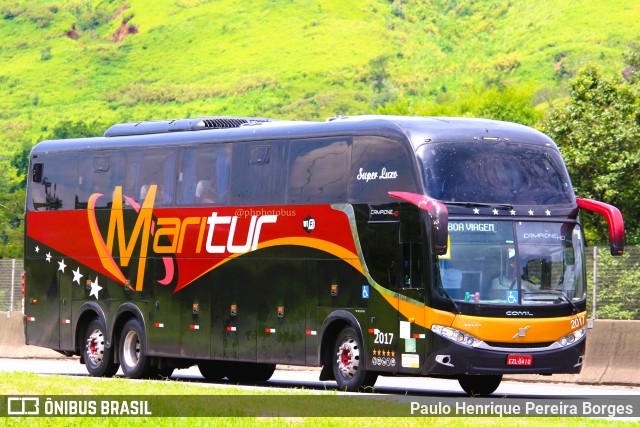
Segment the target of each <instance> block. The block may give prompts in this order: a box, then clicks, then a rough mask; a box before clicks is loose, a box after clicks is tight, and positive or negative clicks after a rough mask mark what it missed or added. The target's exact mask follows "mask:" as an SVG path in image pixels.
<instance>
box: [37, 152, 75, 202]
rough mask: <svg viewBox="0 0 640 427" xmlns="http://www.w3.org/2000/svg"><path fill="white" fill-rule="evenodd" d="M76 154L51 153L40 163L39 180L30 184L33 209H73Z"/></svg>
mask: <svg viewBox="0 0 640 427" xmlns="http://www.w3.org/2000/svg"><path fill="white" fill-rule="evenodd" d="M76 161H77V160H76V156H64V157H63V156H62V155H58V154H52V155H49V156H47V157H45V158H43V163H40V165H41V166H39V168H40V175H41V176H40V182H39V183H36V182H34V183H33V185H32V186H31V203H32V206H33V209H34V210H47V211H50V210H62V209H74V191H75V170H76V166H75V163H76Z"/></svg>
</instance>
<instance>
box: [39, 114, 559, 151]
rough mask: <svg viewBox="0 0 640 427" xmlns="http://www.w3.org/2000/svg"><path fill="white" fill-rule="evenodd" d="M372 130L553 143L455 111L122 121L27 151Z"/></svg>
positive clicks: (420, 139)
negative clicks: (96, 134) (419, 114)
mask: <svg viewBox="0 0 640 427" xmlns="http://www.w3.org/2000/svg"><path fill="white" fill-rule="evenodd" d="M358 135H374V136H384V137H389V138H393V139H399V140H401V139H405V140H409V141H410V142H411V144H412V146H413V149H414V150H415V149H417V147H419V146H420V145H422V144H425V143H434V142H472V141H482V140H489V141H492V140H493V141H498V140H504V141H517V142H523V143H531V144H536V145H547V146H550V147H556V145H555V143H554V142H553V141H552V140H551V139H550V138H549V137H547V136H546V135H544V134H543V133H541V132H539V131H537V130H535V129H533V128H530V127H527V126H524V125H520V124H516V123H510V122H503V121H496V120H489V119H476V118H460V117H417V116H414V117H411V116H384V115H363V116H352V117H345V116H336V117H332V118H330V119H328V120H327V121H323V122H319V121H285V120H273V119H265V118H252V117H201V118H193V119H180V120H158V121H144V122H133V123H123V124H116V125H113V126H111V127H110V128H109V129H108V130H107V131H106V132H105V135H104V136H102V137H93V138H77V139H66V140H47V141H42V142H40V143H39V144H37V145H36V146H35V147H34V149H33V151H32V154H37V153H42V152H49V151H67V150H69V151H76V150H82V149H87V150H92V149H122V148H129V147H140V146H141V145H145V144H149V145H154V146H158V145H160V146H161V145H183V144H186V145H188V144H199V143H205V142H220V143H224V142H234V141H251V140H283V139H287V140H289V139H302V138H314V137H331V136H358Z"/></svg>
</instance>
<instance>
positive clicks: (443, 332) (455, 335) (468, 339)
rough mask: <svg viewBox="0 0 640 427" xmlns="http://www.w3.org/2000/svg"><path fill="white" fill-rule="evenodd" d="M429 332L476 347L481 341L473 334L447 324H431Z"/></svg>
mask: <svg viewBox="0 0 640 427" xmlns="http://www.w3.org/2000/svg"><path fill="white" fill-rule="evenodd" d="M431 332H433V333H434V334H436V335H440V336H441V337H443V338H446V339H448V340H449V341H453V342H455V343H458V344H462V345H466V346H468V347H476V346H478V345H480V343H481V342H482V341H480V340H479V339H478V338H476V337H474V336H473V335H469V334H467V333H466V332H462V331H459V330H457V329H454V328H450V327H448V326H441V325H433V326H431Z"/></svg>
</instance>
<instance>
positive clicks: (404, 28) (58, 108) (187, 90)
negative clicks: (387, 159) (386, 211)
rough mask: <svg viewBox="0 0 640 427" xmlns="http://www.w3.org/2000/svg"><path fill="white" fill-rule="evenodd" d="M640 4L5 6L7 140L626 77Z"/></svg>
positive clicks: (1, 56) (131, 0) (2, 66)
mask: <svg viewBox="0 0 640 427" xmlns="http://www.w3.org/2000/svg"><path fill="white" fill-rule="evenodd" d="M638 16H640V2H637V1H635V0H606V1H604V0H576V1H572V2H566V1H564V0H547V1H544V2H528V1H517V0H511V1H498V0H485V1H472V0H459V1H450V0H430V1H417V0H415V1H414V0H409V1H398V0H396V1H395V2H390V1H386V0H360V1H351V0H325V1H312V0H288V1H287V0H284V1H278V0H246V1H243V2H237V1H231V0H217V1H212V0H169V1H166V0H165V1H158V0H111V1H95V0H94V1H80V0H59V1H44V0H40V1H19V2H15V1H7V0H2V1H0V19H1V21H0V24H1V25H0V38H1V40H2V45H1V47H0V85H1V87H2V91H1V93H0V106H1V108H0V126H1V127H2V130H3V131H2V133H1V134H0V141H1V142H2V146H3V147H4V149H5V150H6V149H9V150H12V148H13V147H15V146H16V144H17V143H19V142H21V141H29V142H34V141H35V140H37V139H38V138H40V137H41V135H44V134H46V133H47V131H48V130H49V129H51V127H52V126H55V125H56V123H59V122H60V121H64V120H83V121H94V120H98V121H100V122H105V123H112V122H117V121H122V120H137V119H153V118H156V119H157V118H169V117H185V116H196V115H205V114H206V115H218V114H226V115H265V116H272V117H281V118H284V117H286V118H325V117H329V116H331V115H334V114H357V113H364V112H371V111H374V110H375V107H376V106H377V105H380V104H384V103H393V102H399V101H402V102H406V103H408V104H409V105H411V106H412V108H413V109H414V110H416V109H418V108H419V107H421V108H423V109H425V108H427V109H428V106H429V105H436V104H438V103H446V102H449V101H450V100H451V99H459V98H460V97H464V96H465V94H467V93H469V92H473V93H475V94H479V93H480V94H481V93H482V91H483V90H484V89H485V88H487V87H492V86H495V85H505V84H506V85H511V86H517V85H526V87H527V88H528V89H527V90H528V91H529V92H530V93H531V97H532V101H533V102H535V103H543V102H545V101H546V100H549V99H553V98H556V97H559V96H562V83H563V81H564V80H566V78H567V77H568V76H570V75H572V73H574V72H575V71H576V70H577V69H578V68H579V67H581V66H582V65H584V64H586V63H596V64H598V65H599V66H601V67H602V69H605V70H607V71H609V72H611V73H619V71H620V69H621V61H620V55H621V52H622V51H624V49H625V47H626V44H627V43H628V42H630V41H633V40H636V41H637V40H638V39H639V35H640V20H638V19H636V18H637V17H638Z"/></svg>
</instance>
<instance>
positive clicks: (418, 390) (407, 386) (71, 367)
mask: <svg viewBox="0 0 640 427" xmlns="http://www.w3.org/2000/svg"><path fill="white" fill-rule="evenodd" d="M0 371H10V372H15V371H18V372H35V373H37V374H42V375H69V376H88V375H89V374H88V373H87V371H86V369H85V367H84V365H81V364H80V363H79V362H78V359H77V358H72V359H0ZM117 375H122V373H121V372H120V371H119V372H118V374H117ZM318 375H319V369H314V368H297V367H288V366H280V365H278V369H276V372H275V373H274V375H273V377H272V378H271V379H270V380H269V381H267V382H263V383H258V384H255V385H244V386H243V387H250V388H256V387H257V388H260V389H261V388H263V387H267V388H304V389H307V390H319V391H322V390H336V389H337V386H336V384H335V382H333V381H319V380H318ZM552 378H553V377H551V379H552ZM171 379H172V380H176V381H183V382H188V383H192V384H194V386H207V387H221V388H224V387H237V386H238V385H237V384H232V383H230V382H228V381H225V380H222V381H215V382H210V381H205V379H204V378H203V377H202V375H200V371H199V370H198V368H196V367H191V368H189V369H177V370H175V371H174V373H173V375H172V376H171ZM375 393H377V394H389V395H410V396H439V397H459V396H465V393H464V392H463V391H462V389H461V388H460V386H459V385H458V382H457V381H455V380H445V379H435V378H412V377H379V378H378V381H377V382H376V386H375ZM592 395H595V396H606V395H640V387H623V386H619V387H613V386H589V385H578V384H554V383H552V382H544V383H539V382H537V383H531V382H516V381H503V382H502V384H501V385H500V387H498V389H497V390H496V392H495V393H494V394H493V396H496V397H499V396H508V397H515V398H535V397H549V396H553V397H558V398H562V397H569V396H592Z"/></svg>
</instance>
